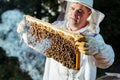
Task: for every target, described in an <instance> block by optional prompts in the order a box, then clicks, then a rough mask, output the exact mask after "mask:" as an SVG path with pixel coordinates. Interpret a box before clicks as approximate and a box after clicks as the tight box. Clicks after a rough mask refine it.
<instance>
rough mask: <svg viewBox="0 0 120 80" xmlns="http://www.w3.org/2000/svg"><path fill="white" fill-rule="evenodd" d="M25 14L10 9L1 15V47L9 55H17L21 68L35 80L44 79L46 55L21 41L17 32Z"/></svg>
mask: <svg viewBox="0 0 120 80" xmlns="http://www.w3.org/2000/svg"><path fill="white" fill-rule="evenodd" d="M23 15H24V14H23V13H22V12H20V11H19V10H8V11H6V12H4V13H3V14H2V15H1V20H2V23H0V47H2V48H3V49H4V50H5V51H6V54H7V56H14V57H17V58H18V59H19V63H20V68H21V69H22V70H23V71H26V72H28V74H29V75H30V76H31V78H32V79H33V80H42V75H43V72H44V63H45V56H43V55H41V54H40V53H38V52H36V51H35V50H33V49H31V48H29V47H28V46H27V45H26V44H25V43H24V42H21V43H20V36H19V34H18V33H17V32H16V29H17V24H18V23H19V22H20V21H21V20H22V19H23Z"/></svg>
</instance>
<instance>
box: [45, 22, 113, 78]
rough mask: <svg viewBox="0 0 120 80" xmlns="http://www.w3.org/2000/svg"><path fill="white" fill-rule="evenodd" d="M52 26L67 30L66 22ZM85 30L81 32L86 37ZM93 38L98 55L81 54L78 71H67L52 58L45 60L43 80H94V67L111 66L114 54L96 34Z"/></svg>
mask: <svg viewBox="0 0 120 80" xmlns="http://www.w3.org/2000/svg"><path fill="white" fill-rule="evenodd" d="M54 24H55V25H58V26H62V27H64V28H66V29H67V23H66V21H63V22H62V21H58V22H55V23H54ZM85 28H86V27H85ZM83 30H84V29H83ZM86 30H87V28H86V29H85V30H84V31H83V32H82V33H84V34H85V35H87V32H86ZM81 31H82V30H81ZM92 35H93V33H92ZM88 36H91V35H90V34H89V35H88ZM94 38H95V39H96V40H98V41H99V53H97V54H95V56H87V55H84V54H81V59H80V62H81V63H80V70H78V71H75V70H71V69H67V68H66V67H64V66H63V65H62V64H61V63H59V62H57V61H55V60H53V59H52V58H47V59H46V65H45V72H44V76H43V80H95V79H96V67H100V68H107V67H109V66H110V65H112V63H113V61H114V52H113V49H112V48H111V46H110V45H107V44H105V43H104V40H103V38H102V36H101V35H100V34H97V35H96V36H95V37H94Z"/></svg>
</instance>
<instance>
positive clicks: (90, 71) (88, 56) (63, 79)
mask: <svg viewBox="0 0 120 80" xmlns="http://www.w3.org/2000/svg"><path fill="white" fill-rule="evenodd" d="M92 7H93V0H67V9H66V12H65V18H64V20H62V21H59V20H57V21H55V22H54V23H53V24H54V25H57V26H60V27H63V28H65V29H67V30H70V31H74V32H79V33H81V34H82V35H83V36H87V40H86V41H87V42H85V43H86V46H82V45H79V50H80V52H81V58H80V69H79V70H73V69H68V68H67V67H65V66H63V65H62V64H61V63H59V62H57V61H55V60H54V59H52V58H46V63H45V71H44V76H43V80H95V79H96V71H97V70H96V68H97V67H99V68H102V69H106V68H108V67H110V66H111V65H112V64H113V62H114V51H113V49H112V47H111V46H110V45H108V44H106V43H105V42H104V40H103V38H102V36H101V35H100V34H99V32H100V28H99V24H100V22H101V21H102V20H103V18H104V14H103V13H101V12H99V11H97V10H95V9H93V8H92ZM18 32H23V33H24V34H25V32H24V25H22V23H21V24H20V25H19V27H18ZM23 36H24V35H23ZM24 40H25V42H27V39H26V37H25V38H24ZM76 45H77V43H76ZM40 49H41V48H39V50H40ZM42 50H43V48H42Z"/></svg>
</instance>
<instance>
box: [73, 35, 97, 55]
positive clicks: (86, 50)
mask: <svg viewBox="0 0 120 80" xmlns="http://www.w3.org/2000/svg"><path fill="white" fill-rule="evenodd" d="M75 45H76V46H77V47H78V49H79V51H80V52H81V53H82V54H85V55H94V54H96V53H98V42H97V40H96V39H94V37H88V36H83V37H82V38H81V40H80V39H79V40H76V43H75Z"/></svg>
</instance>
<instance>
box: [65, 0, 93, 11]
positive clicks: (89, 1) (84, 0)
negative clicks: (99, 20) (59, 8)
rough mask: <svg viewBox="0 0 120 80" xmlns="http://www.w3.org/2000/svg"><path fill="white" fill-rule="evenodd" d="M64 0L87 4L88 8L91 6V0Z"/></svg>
mask: <svg viewBox="0 0 120 80" xmlns="http://www.w3.org/2000/svg"><path fill="white" fill-rule="evenodd" d="M66 1H69V2H78V3H81V4H83V5H85V6H87V7H88V8H90V9H91V8H92V7H93V0H66Z"/></svg>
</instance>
